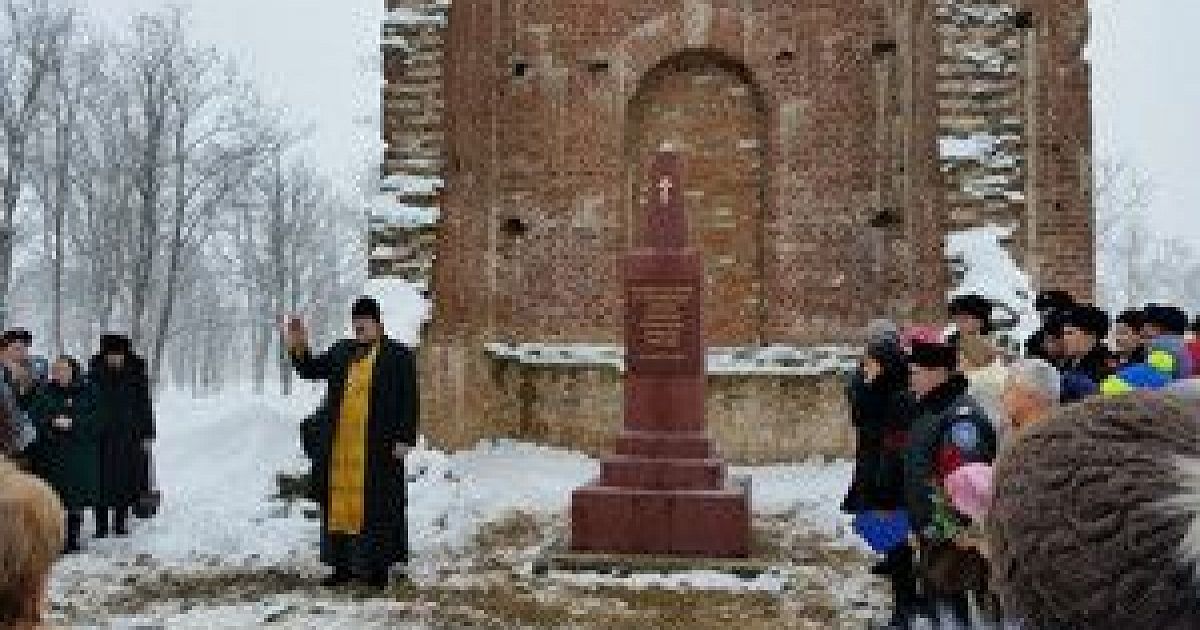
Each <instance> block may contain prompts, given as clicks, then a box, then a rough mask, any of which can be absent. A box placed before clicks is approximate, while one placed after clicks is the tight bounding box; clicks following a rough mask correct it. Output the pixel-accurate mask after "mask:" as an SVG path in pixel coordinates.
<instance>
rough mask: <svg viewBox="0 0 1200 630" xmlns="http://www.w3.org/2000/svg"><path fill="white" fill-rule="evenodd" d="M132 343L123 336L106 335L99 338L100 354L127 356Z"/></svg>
mask: <svg viewBox="0 0 1200 630" xmlns="http://www.w3.org/2000/svg"><path fill="white" fill-rule="evenodd" d="M132 346H133V343H132V342H130V340H129V338H128V337H126V336H124V335H118V334H114V333H108V334H105V335H101V336H100V354H129V350H130V349H131V348H132Z"/></svg>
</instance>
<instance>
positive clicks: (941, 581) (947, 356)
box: [904, 343, 997, 621]
mask: <svg viewBox="0 0 1200 630" xmlns="http://www.w3.org/2000/svg"><path fill="white" fill-rule="evenodd" d="M909 370H910V384H911V387H912V391H913V394H914V395H915V396H916V398H917V407H916V417H917V420H916V421H915V422H914V423H913V430H912V433H911V438H910V441H909V446H908V450H907V452H906V455H905V470H904V484H905V498H906V504H907V507H908V511H909V518H910V520H911V522H912V527H913V529H914V531H915V532H916V538H917V542H918V551H919V554H920V571H921V577H922V582H923V583H924V585H925V594H926V596H927V597H928V598H929V599H930V600H931V601H932V602H934V606H935V608H936V609H937V610H936V611H931V612H936V613H939V614H945V615H949V616H950V617H952V618H954V619H957V620H959V621H967V620H968V619H969V593H971V592H979V593H982V592H985V591H986V590H987V577H988V576H987V562H986V560H984V559H983V558H982V556H980V554H979V553H978V552H977V551H975V550H974V549H972V548H970V547H968V546H966V545H965V544H963V542H962V541H961V540H959V539H958V535H959V534H960V533H962V530H964V529H965V527H966V526H967V525H968V524H969V523H970V520H969V519H968V518H967V517H966V516H965V515H962V514H958V513H956V512H955V511H954V509H953V507H951V506H950V505H949V501H948V496H947V494H946V489H945V480H946V478H947V477H949V476H950V475H951V474H952V473H954V472H955V471H956V470H958V469H959V468H960V467H962V466H964V465H966V464H971V463H990V462H991V461H992V459H993V458H994V457H995V455H996V446H997V438H996V431H995V428H994V426H993V424H992V422H991V420H990V419H989V418H988V417H987V414H986V413H985V412H984V411H983V409H982V407H981V406H980V405H979V403H978V402H976V401H975V400H974V398H972V397H971V395H970V394H968V393H967V388H968V383H967V379H966V377H964V376H963V375H962V373H961V372H960V371H959V363H958V354H957V352H956V351H955V349H954V348H953V347H951V346H949V345H947V344H940V343H916V344H913V347H912V351H911V354H910V357H909Z"/></svg>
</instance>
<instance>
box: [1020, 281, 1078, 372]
mask: <svg viewBox="0 0 1200 630" xmlns="http://www.w3.org/2000/svg"><path fill="white" fill-rule="evenodd" d="M1074 307H1075V298H1073V297H1071V294H1070V293H1067V292H1066V291H1057V290H1055V291H1043V292H1041V293H1039V294H1038V296H1037V299H1036V300H1035V301H1034V308H1035V309H1037V312H1038V314H1039V315H1041V316H1042V327H1041V328H1039V329H1038V330H1037V332H1035V333H1033V335H1032V336H1030V337H1029V340H1028V341H1026V342H1025V355H1026V356H1028V357H1029V358H1031V359H1042V360H1044V361H1048V362H1049V363H1050V364H1051V365H1053V366H1055V367H1060V366H1061V365H1062V359H1063V356H1062V314H1063V313H1064V312H1066V311H1068V310H1070V309H1072V308H1074Z"/></svg>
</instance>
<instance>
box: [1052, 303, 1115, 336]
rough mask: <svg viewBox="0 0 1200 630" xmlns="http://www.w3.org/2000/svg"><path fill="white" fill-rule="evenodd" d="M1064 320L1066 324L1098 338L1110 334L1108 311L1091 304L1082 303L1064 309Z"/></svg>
mask: <svg viewBox="0 0 1200 630" xmlns="http://www.w3.org/2000/svg"><path fill="white" fill-rule="evenodd" d="M1062 321H1063V325H1064V326H1073V327H1075V328H1078V329H1080V330H1082V331H1085V332H1087V333H1089V334H1091V335H1093V336H1094V337H1096V338H1097V339H1103V338H1105V337H1107V336H1108V329H1109V319H1108V313H1105V312H1104V311H1103V310H1101V309H1099V308H1097V307H1095V306H1092V305H1091V304H1080V305H1078V306H1076V307H1074V308H1071V309H1068V310H1066V311H1064V312H1063V320H1062Z"/></svg>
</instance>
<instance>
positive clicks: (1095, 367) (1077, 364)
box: [1062, 344, 1113, 383]
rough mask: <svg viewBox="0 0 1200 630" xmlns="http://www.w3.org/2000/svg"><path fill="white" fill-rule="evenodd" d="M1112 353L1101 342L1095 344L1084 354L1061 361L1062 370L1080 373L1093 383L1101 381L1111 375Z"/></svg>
mask: <svg viewBox="0 0 1200 630" xmlns="http://www.w3.org/2000/svg"><path fill="white" fill-rule="evenodd" d="M1112 362H1113V359H1112V354H1111V353H1110V352H1109V351H1108V348H1105V347H1104V346H1103V345H1101V344H1096V345H1095V346H1093V347H1092V349H1091V350H1090V351H1088V353H1087V354H1085V355H1084V356H1082V357H1080V358H1078V359H1076V358H1073V357H1072V358H1069V359H1067V360H1066V361H1065V362H1064V363H1063V368H1062V372H1063V373H1064V374H1065V373H1076V374H1081V375H1083V376H1085V377H1087V379H1088V380H1089V381H1091V382H1093V383H1103V382H1104V379H1106V378H1108V377H1109V376H1112V374H1113V369H1112Z"/></svg>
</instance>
